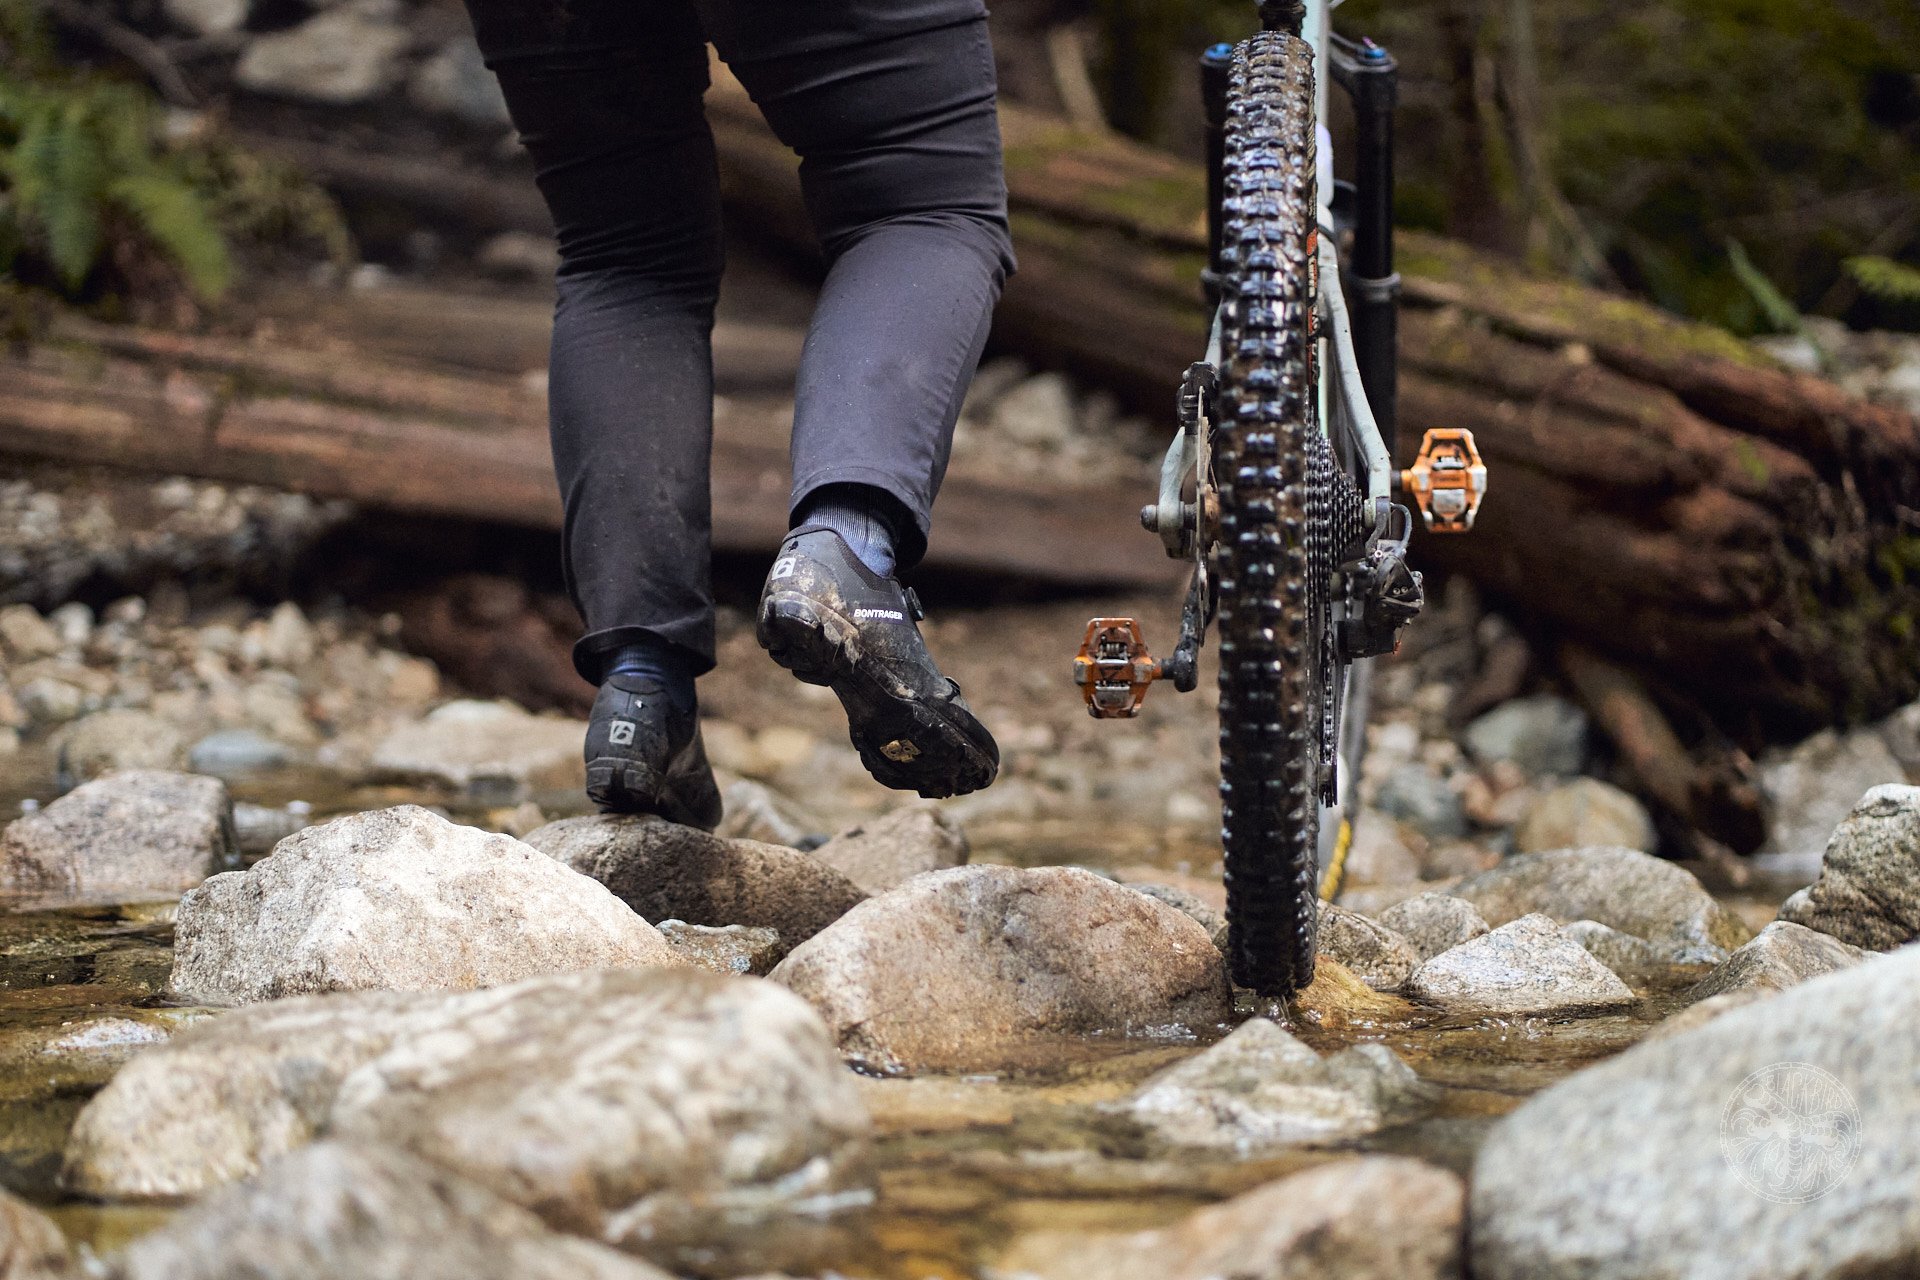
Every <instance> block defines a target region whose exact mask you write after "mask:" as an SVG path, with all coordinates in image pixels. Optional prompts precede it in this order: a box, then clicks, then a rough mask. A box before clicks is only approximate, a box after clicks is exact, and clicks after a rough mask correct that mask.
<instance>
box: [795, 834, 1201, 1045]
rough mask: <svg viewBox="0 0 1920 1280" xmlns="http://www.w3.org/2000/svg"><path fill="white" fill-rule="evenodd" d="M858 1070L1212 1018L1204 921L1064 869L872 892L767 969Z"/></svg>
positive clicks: (1003, 871) (958, 874) (938, 877)
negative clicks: (820, 1021) (817, 1018)
mask: <svg viewBox="0 0 1920 1280" xmlns="http://www.w3.org/2000/svg"><path fill="white" fill-rule="evenodd" d="M773 978H774V980H775V981H776V982H782V983H785V984H786V985H787V986H789V987H791V988H793V989H794V990H795V991H797V992H799V993H800V994H801V995H803V996H805V997H806V998H807V999H808V1000H809V1001H811V1002H812V1003H813V1005H814V1007H815V1008H817V1009H818V1010H820V1012H821V1014H822V1015H823V1016H824V1017H825V1018H826V1020H827V1025H828V1026H829V1027H830V1028H831V1029H832V1031H833V1034H834V1037H835V1040H836V1041H837V1043H838V1044H839V1046H840V1051H841V1052H842V1054H844V1055H845V1056H846V1057H847V1058H848V1059H849V1060H850V1061H852V1062H853V1063H855V1064H856V1065H859V1066H861V1067H864V1068H866V1069H868V1070H873V1071H882V1072H890V1073H899V1072H905V1071H911V1070H941V1069H959V1070H964V1069H968V1068H974V1067H981V1066H987V1065H993V1064H996V1063H999V1062H1002V1061H1005V1060H1006V1057H1007V1054H1008V1053H1009V1051H1010V1050H1017V1047H1018V1045H1019V1042H1020V1041H1022V1040H1024V1039H1030V1038H1033V1037H1038V1036H1043V1035H1049V1034H1055V1035H1085V1034H1090V1033H1094V1032H1109V1033H1112V1032H1128V1031H1131V1032H1153V1031H1156V1030H1160V1029H1171V1028H1175V1027H1193V1026H1201V1025H1208V1024H1213V1023H1217V1022H1220V1021H1222V1020H1224V1019H1225V1017H1226V1016H1227V1012H1228V1001H1229V993H1228V987H1227V980H1226V973H1225V967H1224V966H1223V965H1222V963H1221V959H1220V953H1219V952H1218V951H1216V950H1215V949H1214V946H1213V941H1212V939H1211V938H1209V937H1208V936H1207V931H1206V930H1205V929H1203V928H1201V927H1200V926H1199V925H1198V924H1197V923H1195V922H1194V921H1192V920H1190V919H1188V918H1187V917H1186V916H1185V915H1182V914H1181V913H1180V912H1178V911H1176V910H1174V909H1173V908H1172V907H1169V906H1167V905H1166V904H1164V903H1161V902H1156V901H1155V900H1153V899H1151V898H1149V897H1147V896H1146V895H1145V894H1142V893H1136V892H1135V891H1134V890H1132V889H1129V888H1127V887H1125V886H1124V885H1120V884H1115V883H1114V882H1112V881H1110V880H1105V879H1102V878H1101V877H1099V876H1096V875H1094V874H1092V873H1091V872H1087V871H1081V870H1078V869H1075V868H1069V867H1043V868H1038V869H1035V870H1021V869H1019V868H1016V867H1000V866H978V867H958V868H954V869H953V870H950V871H934V872H930V873H928V874H926V875H921V876H916V877H915V878H914V879H912V880H910V881H908V882H907V883H906V884H904V885H902V886H900V887H899V888H898V889H895V890H894V891H892V892H891V893H888V894H884V895H882V896H881V897H878V898H870V899H868V900H867V901H866V902H863V903H861V904H860V905H859V906H857V907H855V908H854V909H853V910H852V911H850V912H848V913H847V914H846V915H845V916H844V917H842V918H841V919H840V920H839V921H837V922H835V923H834V924H833V925H832V926H830V927H829V928H827V929H826V930H825V931H823V932H822V933H820V934H819V935H818V936H817V937H814V938H812V939H810V940H808V941H807V942H805V943H802V944H801V945H800V946H798V947H796V948H795V949H794V951H793V953H792V954H791V955H789V956H788V957H787V958H786V959H785V960H783V961H782V962H781V963H780V966H779V968H777V969H775V970H774V972H773Z"/></svg>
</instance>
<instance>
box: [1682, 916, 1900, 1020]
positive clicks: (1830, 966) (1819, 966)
mask: <svg viewBox="0 0 1920 1280" xmlns="http://www.w3.org/2000/svg"><path fill="white" fill-rule="evenodd" d="M1872 954H1873V953H1872V952H1871V951H1863V950H1861V949H1860V948H1859V947H1853V946H1848V945H1847V944H1846V943H1844V942H1842V941H1840V940H1839V939H1838V938H1830V937H1828V936H1827V935H1826V934H1824V933H1818V932H1815V931H1814V930H1812V929H1807V928H1802V927H1801V926H1800V925H1797V924H1793V923H1790V922H1788V921H1786V920H1775V921H1774V922H1773V923H1772V924H1770V925H1768V926H1767V927H1766V928H1764V929H1762V930H1761V931H1760V933H1759V936H1757V937H1756V938H1754V940H1753V941H1752V942H1749V943H1747V944H1746V945H1745V946H1744V947H1741V948H1740V949H1739V950H1738V951H1736V952H1734V953H1733V954H1732V955H1730V956H1728V957H1727V958H1726V960H1725V962H1724V963H1722V964H1721V965H1720V966H1719V967H1718V968H1716V969H1714V971H1713V972H1712V973H1710V974H1708V975H1707V976H1706V977H1705V978H1703V979H1701V980H1700V982H1699V983H1698V984H1696V985H1695V986H1694V987H1693V988H1692V989H1691V990H1690V991H1689V992H1688V993H1687V994H1688V995H1689V996H1691V997H1693V998H1694V999H1696V1000H1704V999H1707V998H1709V997H1711V996H1718V995H1725V994H1727V993H1729V992H1734V991H1764V992H1773V991H1785V990H1786V989H1787V988H1788V987H1797V986H1799V985H1800V984H1801V983H1803V982H1806V981H1808V980H1809V979H1811V978H1817V977H1819V976H1821V975H1822V974H1826V973H1835V972H1838V971H1839V970H1841V969H1851V968H1852V967H1853V966H1854V965H1857V964H1859V963H1860V962H1861V961H1862V960H1865V959H1867V958H1868V957H1869V956H1871V955H1872Z"/></svg>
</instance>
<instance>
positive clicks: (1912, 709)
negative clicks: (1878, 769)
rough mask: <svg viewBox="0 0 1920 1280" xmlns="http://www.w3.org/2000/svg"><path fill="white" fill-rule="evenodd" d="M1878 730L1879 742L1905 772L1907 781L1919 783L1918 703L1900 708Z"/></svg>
mask: <svg viewBox="0 0 1920 1280" xmlns="http://www.w3.org/2000/svg"><path fill="white" fill-rule="evenodd" d="M1879 728H1880V737H1881V740H1882V741H1884V742H1885V743H1886V744H1887V750H1889V751H1891V752H1892V753H1893V758H1894V759H1895V760H1898V761H1899V762H1900V765H1901V767H1902V768H1904V769H1905V770H1906V771H1907V776H1908V778H1909V780H1911V781H1915V782H1920V702H1913V703H1909V704H1907V705H1906V706H1904V707H1902V708H1900V710H1898V711H1896V712H1894V713H1893V714H1892V715H1890V716H1888V717H1887V718H1886V719H1885V720H1882V721H1881V722H1880V726H1879Z"/></svg>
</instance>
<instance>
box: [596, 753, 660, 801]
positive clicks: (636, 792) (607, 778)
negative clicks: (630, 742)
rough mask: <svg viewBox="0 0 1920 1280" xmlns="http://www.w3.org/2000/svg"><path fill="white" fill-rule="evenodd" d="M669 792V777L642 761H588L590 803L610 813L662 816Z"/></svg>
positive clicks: (600, 758) (606, 758) (605, 759)
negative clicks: (662, 808) (664, 802)
mask: <svg viewBox="0 0 1920 1280" xmlns="http://www.w3.org/2000/svg"><path fill="white" fill-rule="evenodd" d="M666 791H667V779H666V775H664V774H662V773H661V772H660V771H659V770H658V769H655V768H653V767H652V766H651V765H646V764H642V763H641V762H640V761H638V760H623V759H621V758H619V757H617V756H600V757H598V758H596V759H593V760H589V761H587V799H589V800H591V801H592V802H593V804H594V806H595V807H596V808H599V809H602V810H604V811H606V812H608V813H658V812H660V808H661V805H662V802H663V801H664V799H665V797H666Z"/></svg>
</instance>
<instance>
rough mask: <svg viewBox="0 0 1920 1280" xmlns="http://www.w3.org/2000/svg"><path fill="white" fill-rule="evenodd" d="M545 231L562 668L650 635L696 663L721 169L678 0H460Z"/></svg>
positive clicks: (708, 525) (702, 75) (704, 578)
mask: <svg viewBox="0 0 1920 1280" xmlns="http://www.w3.org/2000/svg"><path fill="white" fill-rule="evenodd" d="M468 7H469V10H470V11H471V12H472V15H473V18H474V26H475V30H476V32H477V34H478V36H479V38H480V45H481V50H482V52H483V53H484V54H485V55H486V58H487V63H488V65H489V66H490V67H492V68H493V69H494V71H495V72H496V73H497V74H498V75H499V78H500V84H501V88H502V90H503V91H504V92H505V94H506V98H507V105H508V108H509V110H510V111H511V112H512V115H513V120H514V124H515V126H516V127H517V128H518V129H519V131H520V135H521V138H522V140H523V141H524V142H525V144H526V147H527V150H528V151H529V152H530V153H531V154H532V156H533V160H534V164H535V169H536V176H537V179H538V182H539V186H540V191H541V194H542V195H543V196H545V198H546V202H547V206H548V208H549V209H550V210H551V211H552V214H553V220H554V225H555V230H556V232H557V235H558V239H559V248H560V270H559V274H558V278H557V280H556V294H557V299H556V306H555V310H554V325H553V350H552V362H551V366H550V373H549V377H550V382H549V411H550V421H551V432H552V442H553V462H554V471H555V473H556V475H557V477H558V479H559V483H560V493H561V498H562V501H563V503H564V506H565V513H566V515H565V518H566V525H565V535H564V548H565V550H564V556H565V569H566V578H567V587H568V590H569V591H570V592H571V594H572V596H573V600H574V603H575V605H577V606H578V607H579V610H580V613H581V616H582V617H583V618H584V619H585V621H586V633H585V635H584V636H583V637H582V639H581V640H580V642H579V644H578V645H577V646H576V647H575V650H574V663H575V666H576V667H578V668H579V669H580V671H581V674H582V675H584V676H586V677H587V678H588V679H589V680H596V681H597V680H598V679H599V669H598V668H599V655H601V654H603V653H604V652H606V651H607V650H610V649H612V648H614V647H617V646H618V645H621V644H624V643H628V642H631V641H633V640H636V639H639V638H642V637H645V636H653V637H657V638H659V639H662V640H665V641H668V642H670V643H672V644H674V645H676V646H678V647H680V648H681V649H683V650H685V651H686V652H687V653H688V655H689V656H690V657H691V658H692V659H693V660H694V662H695V664H696V666H697V669H698V670H700V671H705V670H708V669H710V668H711V667H712V666H713V649H714V628H713V593H712V586H711V581H710V574H711V569H710V560H711V556H710V546H709V542H710V536H711V530H712V514H711V510H710V504H711V497H710V483H709V478H708V472H709V463H710V456H709V455H710V451H711V449H712V439H713V358H712V330H713V310H714V302H715V299H716V297H717V296H718V292H719V282H720V272H721V265H722V247H721V237H720V200H719V179H718V174H717V170H716V166H715V161H714V149H713V139H712V136H711V134H710V133H709V132H708V129H707V123H706V118H705V116H704V114H703V112H702V109H701V96H702V94H703V93H704V92H705V90H706V87H707V52H706V44H705V37H704V36H703V34H702V32H701V29H700V26H699V20H698V18H697V16H696V15H695V13H694V11H693V9H692V6H691V4H689V3H687V0H569V2H568V3H566V4H565V5H562V4H560V3H557V2H556V0H468Z"/></svg>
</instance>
